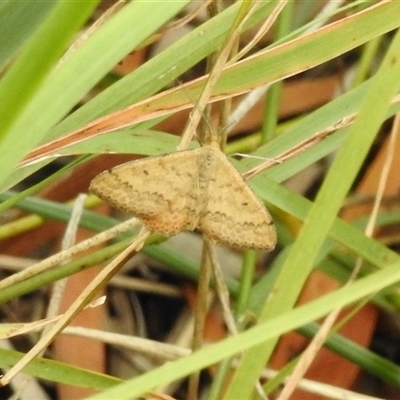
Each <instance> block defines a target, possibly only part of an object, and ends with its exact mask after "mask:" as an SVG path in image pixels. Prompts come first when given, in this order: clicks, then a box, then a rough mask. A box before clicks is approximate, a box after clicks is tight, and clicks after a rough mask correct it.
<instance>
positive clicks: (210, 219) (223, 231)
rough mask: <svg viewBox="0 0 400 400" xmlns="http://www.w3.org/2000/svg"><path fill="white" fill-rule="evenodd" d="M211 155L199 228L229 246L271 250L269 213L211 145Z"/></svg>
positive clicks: (273, 238) (272, 233) (273, 234)
mask: <svg viewBox="0 0 400 400" xmlns="http://www.w3.org/2000/svg"><path fill="white" fill-rule="evenodd" d="M212 157H213V163H212V167H211V168H210V178H209V179H210V180H209V183H208V192H207V201H206V207H205V209H204V210H203V211H202V214H201V216H200V221H199V229H200V230H201V231H202V232H203V234H204V235H205V236H206V237H207V238H209V239H211V240H212V241H215V242H217V243H221V244H225V245H227V246H229V247H233V248H238V249H258V250H261V249H264V250H268V251H270V250H272V249H273V248H274V247H275V245H276V230H275V226H274V224H273V221H272V218H271V215H270V214H269V212H268V211H267V209H266V208H265V206H264V205H263V203H262V202H261V201H260V199H259V198H258V197H257V196H256V195H255V194H254V192H253V191H252V190H251V189H250V187H249V186H248V185H247V183H246V182H245V181H244V179H243V178H242V176H241V175H240V174H239V172H238V171H237V170H236V169H235V168H234V166H233V165H232V164H231V163H230V162H229V161H228V159H227V158H226V156H225V155H224V154H223V153H222V152H221V151H220V150H218V149H214V150H213V156H212Z"/></svg>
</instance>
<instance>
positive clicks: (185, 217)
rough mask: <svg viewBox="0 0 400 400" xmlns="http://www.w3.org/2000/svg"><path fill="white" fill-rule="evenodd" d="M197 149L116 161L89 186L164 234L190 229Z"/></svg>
mask: <svg viewBox="0 0 400 400" xmlns="http://www.w3.org/2000/svg"><path fill="white" fill-rule="evenodd" d="M199 150H200V149H197V150H188V151H180V152H176V153H171V154H166V155H163V156H157V157H148V158H145V159H141V160H137V161H132V162H128V163H125V164H122V165H119V166H117V167H114V168H112V169H110V170H108V171H104V172H102V173H101V174H99V175H98V176H96V177H95V178H94V179H93V180H92V182H91V184H90V188H89V189H90V190H91V191H92V192H93V193H95V194H96V195H97V196H99V197H100V198H101V199H103V200H105V201H106V202H108V203H110V204H111V205H113V206H114V207H116V208H118V209H120V210H123V211H125V212H128V213H130V214H133V215H135V216H136V217H138V218H139V219H141V220H142V222H143V223H144V224H145V225H147V226H148V227H149V228H150V229H151V230H153V231H155V232H157V233H160V234H164V235H167V236H168V235H173V234H175V233H177V232H179V231H181V230H183V229H190V230H193V229H194V228H195V227H196V224H197V217H196V215H197V214H198V210H197V204H198V196H199V193H198V192H199V191H198V187H197V182H198V164H197V163H198V162H201V161H199V160H198V158H199V157H201V152H200V151H199Z"/></svg>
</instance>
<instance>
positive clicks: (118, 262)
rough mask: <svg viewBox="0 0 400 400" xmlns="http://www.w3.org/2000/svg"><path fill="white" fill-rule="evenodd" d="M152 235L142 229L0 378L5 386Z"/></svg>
mask: <svg viewBox="0 0 400 400" xmlns="http://www.w3.org/2000/svg"><path fill="white" fill-rule="evenodd" d="M149 235H150V232H149V231H148V230H147V229H142V231H141V232H140V233H139V235H138V237H137V238H136V239H135V240H134V241H133V242H132V243H131V244H130V245H129V246H128V247H127V248H126V249H125V250H124V251H122V252H121V253H120V254H119V255H118V256H117V257H115V258H114V260H112V261H111V262H110V263H109V264H108V265H107V266H106V267H105V268H104V269H103V270H102V271H101V272H100V273H99V275H98V276H97V277H96V279H94V280H93V281H92V282H91V283H90V284H89V285H88V286H87V288H86V289H85V291H84V292H82V293H81V295H80V296H79V297H78V298H77V299H76V300H75V301H74V303H73V304H72V305H71V306H70V308H69V309H68V310H67V311H66V312H65V314H64V315H63V317H62V318H61V319H60V320H58V321H57V322H56V323H55V324H54V326H53V327H52V329H50V330H49V332H48V333H47V334H46V335H45V336H43V337H42V338H41V339H40V340H39V342H38V343H37V344H36V345H35V346H34V347H33V348H32V349H31V350H30V351H29V352H28V353H27V354H26V355H25V356H24V357H23V358H22V359H21V360H20V361H19V362H18V363H17V364H15V365H14V366H13V367H12V368H11V369H10V370H9V371H8V372H7V373H6V374H5V375H4V376H3V377H2V378H1V380H0V382H1V384H2V385H3V386H5V385H7V384H8V383H9V382H10V380H11V379H12V378H13V377H14V376H15V375H16V374H17V373H18V372H19V371H20V370H21V369H22V368H24V367H25V366H26V365H27V364H29V363H30V362H31V361H32V360H33V359H34V358H35V357H37V355H38V354H40V353H41V351H42V350H43V349H44V348H45V347H46V346H48V344H49V343H50V342H51V341H52V340H53V338H54V337H55V335H57V334H58V333H59V332H60V331H61V330H62V329H63V328H65V327H66V326H67V325H68V324H69V322H70V321H71V320H72V319H73V318H74V316H75V315H77V314H78V313H79V312H80V311H81V310H82V309H83V308H84V307H85V305H86V304H88V303H89V302H90V301H91V300H92V298H93V297H94V296H95V295H96V293H97V291H98V290H99V289H100V288H101V287H102V286H104V284H105V283H106V282H108V281H109V280H110V278H111V277H112V276H113V275H115V274H116V273H117V272H118V270H119V269H120V268H121V267H122V266H123V264H124V263H125V262H126V261H127V259H129V258H130V257H131V256H132V253H134V252H137V251H139V250H140V249H141V247H142V246H143V244H144V242H145V240H146V238H147V237H148V236H149Z"/></svg>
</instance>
